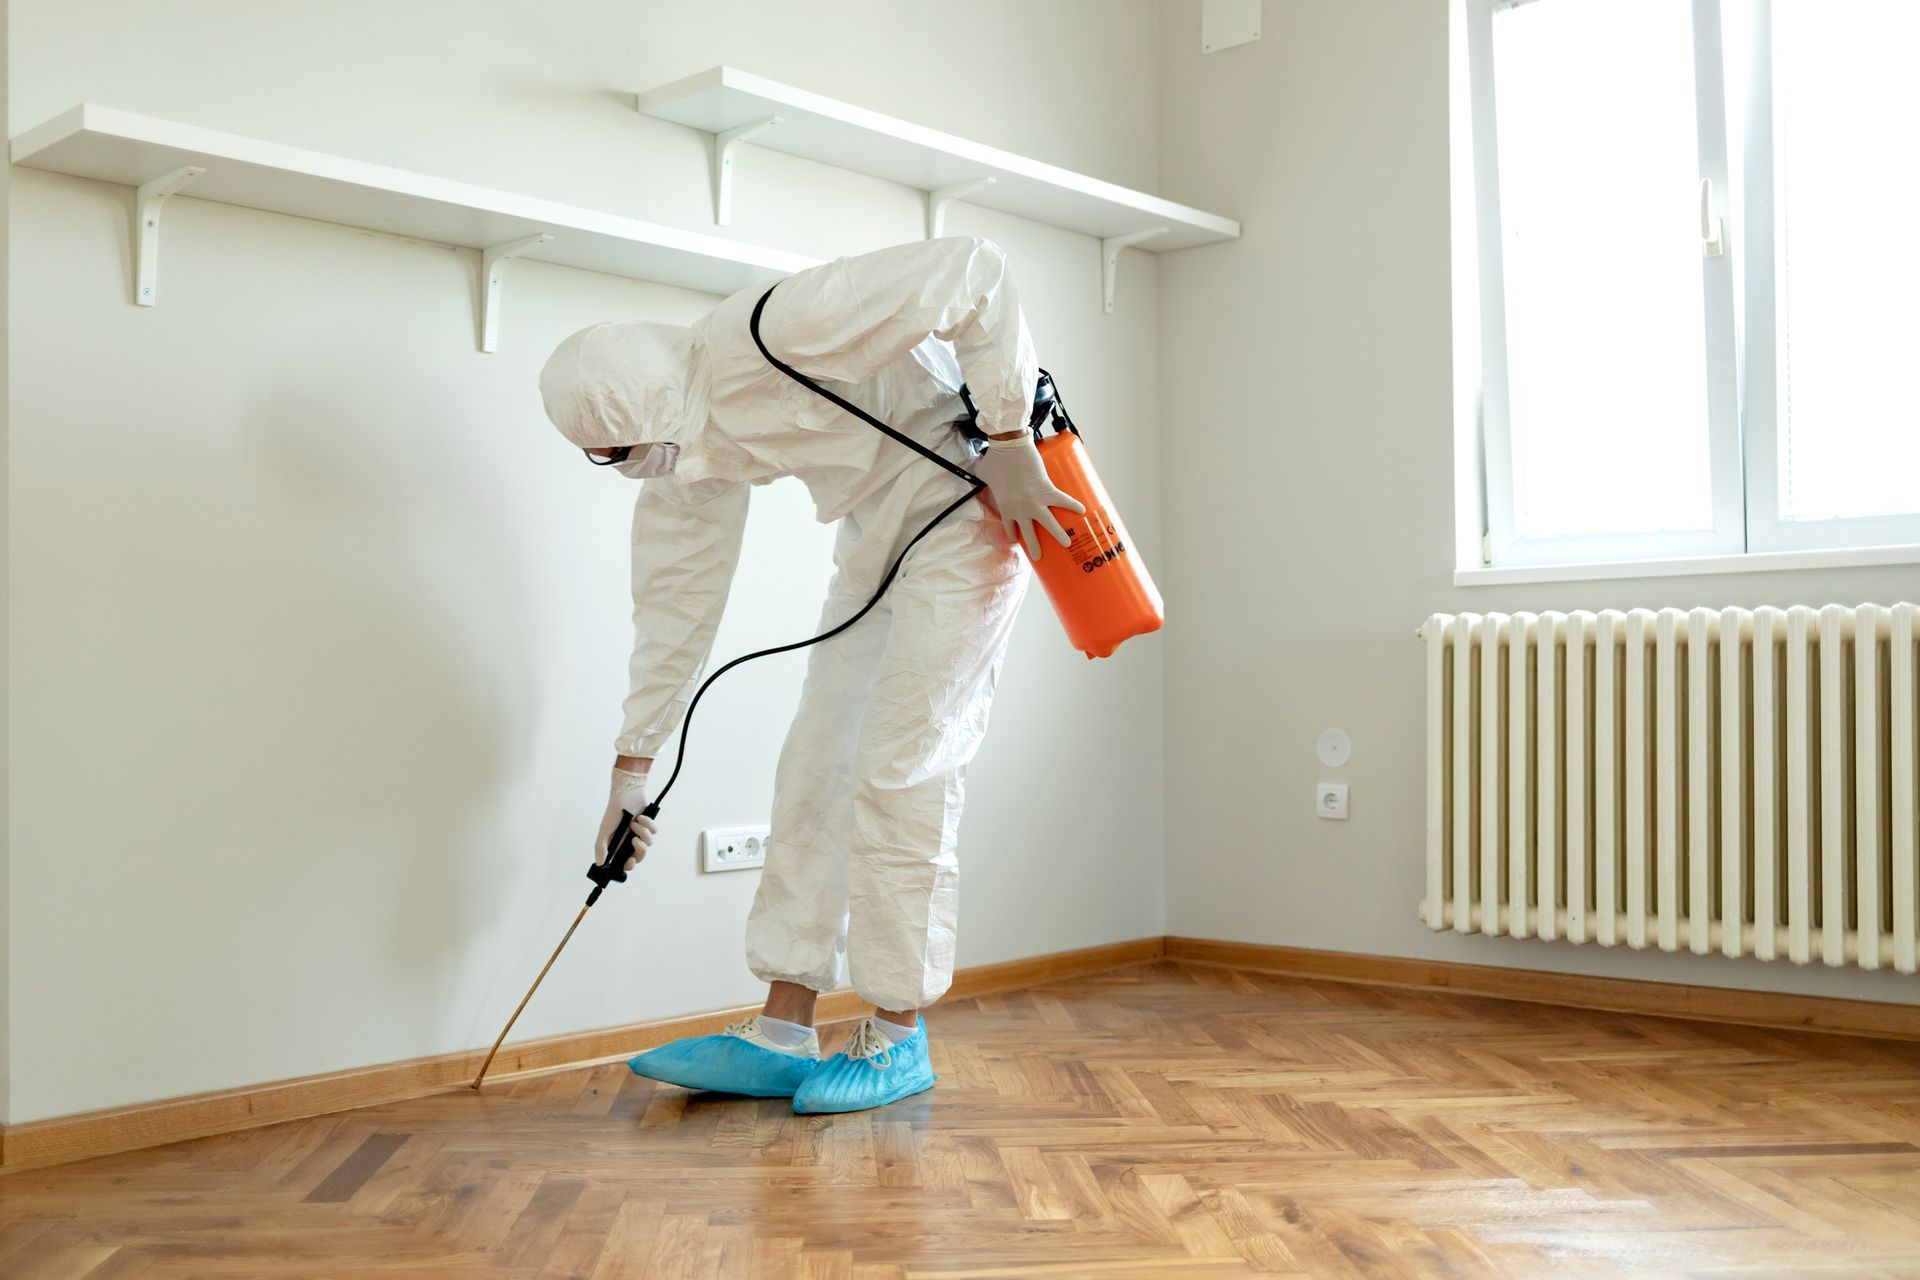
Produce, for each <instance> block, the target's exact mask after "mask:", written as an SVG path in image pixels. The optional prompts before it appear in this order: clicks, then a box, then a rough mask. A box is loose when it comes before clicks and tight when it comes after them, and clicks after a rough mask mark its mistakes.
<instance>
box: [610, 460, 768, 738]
mask: <svg viewBox="0 0 1920 1280" xmlns="http://www.w3.org/2000/svg"><path fill="white" fill-rule="evenodd" d="M748 489H749V486H748V485H745V484H736V483H732V482H729V481H718V480H700V481H694V482H692V483H686V484H682V483H679V482H676V481H675V480H674V479H673V478H672V477H671V476H662V477H660V478H659V479H655V480H648V481H647V482H646V483H644V484H643V485H641V486H640V497H639V498H638V499H637V500H636V501H635V502H634V506H633V661H632V663H631V664H630V666H629V668H628V671H629V675H630V677H631V683H630V685H629V688H630V689H631V690H632V692H630V693H629V694H628V695H627V702H626V717H625V721H624V723H623V724H622V726H621V729H620V737H619V740H618V741H617V743H616V744H615V747H616V750H617V751H618V752H619V754H621V755H627V756H653V755H657V754H659V751H660V747H661V746H662V745H663V744H664V743H665V742H666V740H667V739H668V738H670V737H672V736H673V731H674V730H675V729H676V728H678V727H679V725H680V721H681V719H682V718H683V717H684V716H685V715H686V713H687V704H688V702H689V701H690V700H691V699H692V697H693V694H694V689H695V687H696V686H697V685H698V683H699V680H700V675H701V672H702V670H703V669H704V668H705V666H706V663H707V654H708V651H709V650H711V649H712V647H713V636H714V632H716V631H717V630H719V628H720V615H721V613H722V612H723V611H724V610H725V609H726V607H727V592H728V590H729V588H731V587H732V585H733V571H734V569H735V567H736V566H738V564H739V563H740V538H741V535H742V534H743V533H744V532H745V530H746V525H747V493H748Z"/></svg>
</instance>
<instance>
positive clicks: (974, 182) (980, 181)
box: [927, 178, 998, 240]
mask: <svg viewBox="0 0 1920 1280" xmlns="http://www.w3.org/2000/svg"><path fill="white" fill-rule="evenodd" d="M996 181H998V179H996V178H970V179H968V180H967V181H965V182H956V183H954V184H953V185H952V186H950V187H935V188H934V189H933V190H931V191H929V192H927V239H929V240H938V239H939V238H940V233H941V231H942V230H944V229H945V227H946V224H947V206H948V205H950V204H952V203H953V202H954V201H955V200H964V199H965V198H966V197H968V196H970V195H972V194H973V193H974V192H976V191H978V190H980V188H982V187H990V186H992V185H993V184H994V183H995V182H996Z"/></svg>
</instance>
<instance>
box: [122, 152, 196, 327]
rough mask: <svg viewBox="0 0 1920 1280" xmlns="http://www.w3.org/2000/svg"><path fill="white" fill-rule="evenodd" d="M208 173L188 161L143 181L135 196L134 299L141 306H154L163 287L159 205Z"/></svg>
mask: <svg viewBox="0 0 1920 1280" xmlns="http://www.w3.org/2000/svg"><path fill="white" fill-rule="evenodd" d="M205 172H206V168H205V166H203V165H197V164H189V165H183V166H181V167H180V168H178V169H175V170H174V171H173V172H172V173H166V174H162V175H161V176H159V177H158V178H155V179H154V180H153V181H152V182H146V183H142V184H141V186H140V190H139V191H138V192H137V193H136V194H135V195H134V198H133V231H134V236H133V244H134V250H133V253H134V259H133V261H134V268H133V275H134V280H133V300H134V303H135V304H136V305H138V306H142V307H150V306H152V305H153V301H154V297H155V295H156V293H157V291H158V289H159V287H160V283H159V282H160V206H162V205H164V204H165V203H166V202H167V197H168V196H170V195H172V194H173V193H174V192H176V191H178V190H180V188H182V187H184V186H186V185H187V184H188V183H189V182H192V181H193V180H194V179H195V178H197V177H199V176H200V175H201V174H203V173H205Z"/></svg>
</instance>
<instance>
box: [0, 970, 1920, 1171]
mask: <svg viewBox="0 0 1920 1280" xmlns="http://www.w3.org/2000/svg"><path fill="white" fill-rule="evenodd" d="M1161 959H1166V960H1175V961H1179V962H1181V963H1185V964H1202V965H1211V966H1216V967H1222V968H1235V969H1249V970H1257V971H1260V972H1264V973H1283V974H1294V975H1298V976H1300V977H1310V978H1321V979H1329V980H1333V981H1339V982H1358V983H1368V984H1372V985H1376V986H1398V987H1417V988H1424V989H1428V990H1442V991H1451V992H1455V993H1458V994H1461V995H1476V996H1490V997H1494V998H1498V999H1506V1000H1526V1001H1532V1002H1535V1003H1542V1004H1558V1005H1570V1006H1574V1007H1577V1008H1591V1009H1607V1010H1613V1011H1618V1012H1629V1013H1645V1014H1660V1015H1665V1016H1669V1017H1679V1018H1695V1019H1704V1020H1708V1021H1716V1022H1738V1023H1746V1024H1750V1025H1754V1026H1764V1027H1778V1028H1789V1029H1793V1030H1801V1031H1828V1032H1839V1033H1844V1034H1850V1035H1862V1036H1879V1037H1884V1038H1895V1039H1905V1040H1920V1006H1912V1005H1897V1004H1882V1003H1877V1002H1874V1001H1867V1000H1843V999H1836V998H1829V997H1824V996H1797V995H1781V994H1778V993H1773V992H1762V991H1737V990H1730V989H1728V988H1725V987H1701V986H1689V985H1684V984H1679V983H1666V982H1644V981H1637V980H1632V979H1625V978H1594V977H1586V976H1583V975H1578V974H1566V973H1550V972H1543V971H1540V970H1533V969H1504V968H1497V967H1494V966H1491V965H1474V964H1456V963H1452V962H1449V961H1441V960H1414V959H1407V958H1404V957H1396V956H1370V955H1358V954H1353V953H1349V952H1341V951H1314V950H1308V949H1305V948H1300V947H1278V946H1266V945H1262V944H1258V943H1241V942H1213V941H1208V940H1206V939H1203V938H1178V937H1167V938H1158V937H1155V938H1141V939H1138V940H1135V941H1132V942H1116V943H1110V944H1108V945H1105V946H1098V947H1086V948H1083V949H1081V950H1078V951H1061V952H1055V953H1053V954H1051V955H1044V956H1035V957H1032V958H1030V959H1025V960H1009V961H1004V962H1002V963H999V964H989V965H976V966H974V967H972V968H967V969H961V970H959V971H958V972H957V973H955V974H954V981H953V988H952V991H951V992H950V994H949V997H948V998H949V999H966V998H967V997H969V996H979V995H987V994H991V993H993V992H997V991H1010V990H1017V989H1019V988H1022V987H1032V986H1039V985H1042V984H1044V983H1050V982H1059V981H1062V980H1065V979H1068V978H1075V977H1080V976H1084V975H1086V974H1091V973H1099V972H1102V971H1103V970H1107V969H1116V968H1121V967H1124V966H1127V965H1136V964H1145V963H1149V962H1151V961H1155V960H1161ZM864 1007H865V1006H864V1005H863V1004H862V1003H861V1001H860V999H859V997H857V996H856V995H854V993H853V992H852V991H844V990H843V991H835V992H831V993H829V994H827V995H824V996H822V997H821V998H820V1004H819V1009H818V1017H819V1020H820V1021H822V1022H833V1021H838V1020H842V1019H846V1018H851V1017H854V1016H856V1015H857V1014H859V1013H860V1012H861V1010H862V1009H864ZM753 1011H754V1010H753V1008H752V1006H741V1007H739V1008H733V1009H718V1010H714V1011H713V1012H710V1013H703V1014H695V1015H692V1016H689V1017H684V1018H669V1019H664V1020H661V1021H657V1022H642V1023H635V1024H632V1025H629V1026H623V1027H609V1028H605V1029H603V1030H598V1031H582V1032H576V1033H573V1034H570V1035H563V1036H550V1037H547V1038H545V1039H541V1040H528V1041H523V1042H521V1043H517V1044H510V1045H507V1046H506V1047H505V1048H503V1049H502V1050H501V1051H500V1056H499V1058H497V1059H496V1060H495V1062H494V1065H493V1069H492V1071H491V1072H489V1074H488V1076H487V1079H488V1081H489V1082H490V1083H491V1082H492V1081H495V1080H505V1079H507V1078H509V1077H512V1076H524V1075H528V1074H533V1073H538V1072H546V1071H559V1070H565V1069H568V1068H574V1067H582V1066H588V1065H592V1064H595V1063H601V1062H608V1061H613V1060H617V1059H620V1058H625V1057H628V1056H630V1055H632V1054H634V1053H637V1052H639V1051H641V1050H643V1049H648V1048H652V1047H653V1046H655V1045H659V1044H664V1043H666V1042H667V1041H669V1040H677V1039H679V1038H680V1037H682V1036H692V1035H705V1034H709V1033H711V1032H715V1031H718V1030H719V1029H720V1028H721V1027H723V1026H725V1025H726V1024H727V1023H729V1022H732V1021H735V1020H737V1019H739V1018H741V1017H743V1016H745V1015H746V1014H748V1013H751V1012H753ZM483 1056H484V1051H483V1050H480V1049H472V1050H467V1051H463V1052H460V1053H449V1054H440V1055H437V1056H435V1057H430V1058H414V1059H411V1060H409V1061H405V1062H393V1063H387V1064H384V1065H381V1066H372V1067H360V1068H355V1069H353V1070H348V1071H334V1072H328V1073H326V1074H324V1075H317V1076H305V1077H302V1078H300V1079H297V1080H281V1081H276V1082H274V1083H272V1084H262V1085H250V1086H247V1087H244V1088H238V1089H227V1090H222V1091H220V1092H217V1093H204V1094H195V1095H193V1096H190V1097H185V1098H171V1099H165V1100H162V1101H158V1102H143V1103H136V1104H134V1105H132V1106H126V1107H115V1108H112V1109H111V1110H106V1111H92V1112H86V1113H83V1114H80V1115H72V1116H56V1117H54V1118H52V1119H48V1120H35V1121H31V1122H29V1123H27V1124H19V1125H12V1126H8V1127H5V1128H0V1166H4V1167H5V1168H8V1169H13V1168H25V1167H29V1166H38V1165H47V1164H58V1163H62V1162H65V1161H70V1160H81V1159H85V1158H87V1157H89V1156H98V1155H107V1154H110V1153H112V1152H116V1151H131V1150H135V1149H137V1148H141V1147H154V1146H160V1145H162V1144H164V1143H168V1142H179V1141H182V1140H184V1139H187V1138H201V1137H206V1136H208V1135H210V1134H216V1133H226V1132H229V1131H231V1130H234V1129H248V1128H253V1127H255V1126H258V1125H266V1124H273V1123H276V1122H278V1121H282V1120H293V1119H298V1118H300V1117H303V1116H315V1115H323V1114H326V1113H329V1112H334V1111H346V1110H351V1109H353V1108H356V1107H367V1106H373V1105H376V1104H378V1103H384V1102H396V1101H399V1100H401V1099H403V1098H413V1097H419V1096H422V1095H424V1094H429V1093H441V1092H446V1091H448V1090H452V1089H463V1088H465V1087H466V1086H467V1084H468V1082H470V1081H471V1080H472V1079H473V1077H474V1074H475V1073H476V1072H477V1071H478V1070H479V1069H480V1060H481V1058H482V1057H483Z"/></svg>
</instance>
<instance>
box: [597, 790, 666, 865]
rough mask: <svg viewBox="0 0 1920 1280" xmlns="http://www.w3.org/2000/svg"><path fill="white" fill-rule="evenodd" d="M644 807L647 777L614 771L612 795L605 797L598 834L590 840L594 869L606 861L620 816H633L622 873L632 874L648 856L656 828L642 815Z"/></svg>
mask: <svg viewBox="0 0 1920 1280" xmlns="http://www.w3.org/2000/svg"><path fill="white" fill-rule="evenodd" d="M646 807H647V775H646V774H644V773H628V772H627V771H626V770H625V769H620V768H616V769H615V770H614V771H613V788H612V793H611V794H610V795H608V797H607V811H606V813H605V814H604V815H603V816H602V817H601V819H600V834H599V835H597V836H595V837H594V838H593V865H594V866H596V867H597V866H599V865H600V864H601V863H603V862H605V861H606V860H607V841H608V840H609V839H611V838H612V836H613V831H614V828H615V827H618V826H619V825H620V816H621V815H622V814H625V813H630V814H632V815H633V827H632V828H631V830H632V838H631V839H630V840H628V841H627V862H626V865H625V866H623V867H621V868H620V869H621V870H622V871H631V870H633V869H634V868H635V867H637V866H639V865H640V860H641V859H642V858H644V857H646V856H647V850H648V849H649V848H650V847H651V846H652V845H653V836H654V833H655V832H656V831H658V830H659V829H660V828H659V825H658V824H657V823H655V822H654V820H653V819H652V818H649V817H647V816H646V815H645V814H644V813H642V812H641V811H642V810H643V809H645V808H646Z"/></svg>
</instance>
